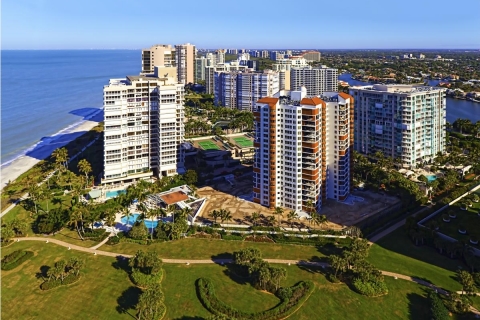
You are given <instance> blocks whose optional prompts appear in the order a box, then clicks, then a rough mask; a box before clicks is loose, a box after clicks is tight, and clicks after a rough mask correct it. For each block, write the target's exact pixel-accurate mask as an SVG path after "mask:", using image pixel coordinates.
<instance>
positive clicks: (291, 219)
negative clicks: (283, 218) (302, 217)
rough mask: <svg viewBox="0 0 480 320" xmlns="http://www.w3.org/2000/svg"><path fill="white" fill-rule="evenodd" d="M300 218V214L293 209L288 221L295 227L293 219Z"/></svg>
mask: <svg viewBox="0 0 480 320" xmlns="http://www.w3.org/2000/svg"><path fill="white" fill-rule="evenodd" d="M297 218H298V214H297V212H296V211H295V210H291V211H290V212H289V213H288V215H287V220H288V223H289V224H290V228H293V220H295V219H297Z"/></svg>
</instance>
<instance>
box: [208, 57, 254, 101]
mask: <svg viewBox="0 0 480 320" xmlns="http://www.w3.org/2000/svg"><path fill="white" fill-rule="evenodd" d="M247 69H248V66H247V65H241V64H240V63H239V62H238V61H231V62H229V63H217V64H216V65H214V66H207V67H205V90H206V92H207V93H208V94H214V92H215V83H214V81H215V72H221V71H225V72H228V71H245V70H247Z"/></svg>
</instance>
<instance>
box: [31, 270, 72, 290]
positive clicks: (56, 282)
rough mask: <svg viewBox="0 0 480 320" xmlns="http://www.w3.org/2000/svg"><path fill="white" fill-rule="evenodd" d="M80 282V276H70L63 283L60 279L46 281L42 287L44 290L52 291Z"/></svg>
mask: <svg viewBox="0 0 480 320" xmlns="http://www.w3.org/2000/svg"><path fill="white" fill-rule="evenodd" d="M78 280H80V275H74V274H69V275H68V276H66V277H65V278H64V279H63V282H62V281H61V280H60V279H56V280H50V281H45V282H44V283H42V284H41V285H40V289H42V290H50V289H53V288H56V287H59V286H62V285H63V286H66V285H67V284H72V283H75V282H77V281H78Z"/></svg>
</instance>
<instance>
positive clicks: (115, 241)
mask: <svg viewBox="0 0 480 320" xmlns="http://www.w3.org/2000/svg"><path fill="white" fill-rule="evenodd" d="M119 243H120V238H119V237H115V236H114V237H110V238H108V241H107V244H109V245H111V246H113V245H116V244H119Z"/></svg>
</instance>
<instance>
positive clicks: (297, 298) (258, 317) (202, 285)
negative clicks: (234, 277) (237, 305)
mask: <svg viewBox="0 0 480 320" xmlns="http://www.w3.org/2000/svg"><path fill="white" fill-rule="evenodd" d="M196 287H197V293H198V297H199V299H200V301H201V302H202V304H203V305H204V307H205V308H206V309H207V310H208V311H210V312H211V313H213V314H215V315H217V316H226V317H228V318H229V319H232V318H233V319H238V320H244V319H245V320H247V319H248V320H276V319H284V318H287V317H288V316H290V315H291V314H293V313H294V312H295V311H297V306H299V305H301V304H303V303H304V302H305V301H306V300H307V299H308V298H309V297H310V294H311V293H312V292H313V290H314V288H315V286H314V284H313V282H311V281H301V282H299V283H298V284H296V285H295V286H293V287H290V288H281V289H280V290H279V291H278V295H277V296H278V297H279V298H280V299H281V302H280V303H279V304H278V305H276V306H275V307H273V308H272V309H269V310H265V311H261V312H257V313H246V312H243V311H240V310H236V309H234V308H232V307H231V306H229V305H227V304H225V303H224V302H222V301H220V300H219V299H218V298H217V296H216V294H215V288H214V286H213V283H212V282H211V280H209V279H207V278H200V279H198V280H197V282H196Z"/></svg>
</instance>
